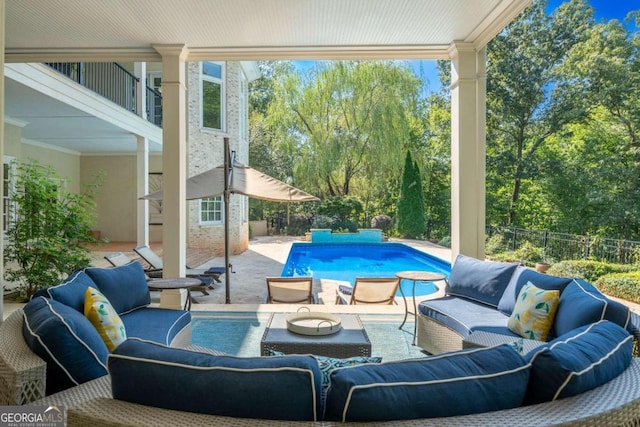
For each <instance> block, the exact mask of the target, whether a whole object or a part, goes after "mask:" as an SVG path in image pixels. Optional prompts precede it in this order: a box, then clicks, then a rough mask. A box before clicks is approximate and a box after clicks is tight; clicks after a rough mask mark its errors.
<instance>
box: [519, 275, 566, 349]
mask: <svg viewBox="0 0 640 427" xmlns="http://www.w3.org/2000/svg"><path fill="white" fill-rule="evenodd" d="M559 301H560V291H558V290H552V291H545V290H544V289H540V288H538V287H536V286H535V285H534V284H533V283H531V282H527V284H526V285H524V286H523V287H522V290H521V291H520V294H519V295H518V300H517V301H516V305H515V307H514V308H513V313H512V314H511V316H510V317H509V323H508V324H507V326H508V327H509V330H510V331H512V332H514V333H516V334H518V335H520V336H521V337H524V338H528V339H531V340H538V341H546V340H547V335H548V334H549V331H550V330H551V325H552V324H553V317H554V316H555V314H556V310H557V309H558V302H559Z"/></svg>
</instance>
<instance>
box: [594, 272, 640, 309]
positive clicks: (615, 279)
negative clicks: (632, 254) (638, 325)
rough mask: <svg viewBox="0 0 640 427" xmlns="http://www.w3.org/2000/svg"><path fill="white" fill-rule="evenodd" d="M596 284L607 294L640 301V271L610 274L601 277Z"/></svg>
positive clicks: (636, 301)
mask: <svg viewBox="0 0 640 427" xmlns="http://www.w3.org/2000/svg"><path fill="white" fill-rule="evenodd" d="M595 285H596V287H597V288H598V289H600V291H602V292H604V293H605V294H607V295H611V296H615V297H618V298H622V299H625V300H627V301H632V302H635V303H640V271H632V272H629V273H613V274H608V275H606V276H602V277H601V278H599V279H598V280H597V281H596V283H595Z"/></svg>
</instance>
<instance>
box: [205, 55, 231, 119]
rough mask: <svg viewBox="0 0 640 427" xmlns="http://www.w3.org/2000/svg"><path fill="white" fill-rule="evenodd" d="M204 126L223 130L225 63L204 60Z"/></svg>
mask: <svg viewBox="0 0 640 427" xmlns="http://www.w3.org/2000/svg"><path fill="white" fill-rule="evenodd" d="M201 82H202V87H201V91H200V93H201V102H200V105H201V106H202V110H201V114H202V118H201V119H202V127H203V128H208V129H215V130H223V126H224V100H225V92H224V64H222V63H217V62H203V63H202V72H201Z"/></svg>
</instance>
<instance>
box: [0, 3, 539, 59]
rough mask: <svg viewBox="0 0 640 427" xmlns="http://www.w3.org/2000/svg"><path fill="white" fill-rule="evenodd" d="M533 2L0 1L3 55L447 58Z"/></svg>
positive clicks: (483, 42) (484, 40)
mask: <svg viewBox="0 0 640 427" xmlns="http://www.w3.org/2000/svg"><path fill="white" fill-rule="evenodd" d="M530 2H531V0H402V1H399V0H229V1H225V0H222V1H203V0H181V1H175V0H109V1H104V0H29V1H24V0H6V6H5V7H6V10H5V15H6V18H5V47H6V49H5V53H6V57H5V61H6V62H43V61H44V60H48V61H71V60H73V61H77V60H85V61H86V60H91V59H93V60H100V61H105V60H121V61H122V60H125V59H126V60H135V61H149V62H152V61H160V60H161V57H160V55H159V54H158V52H157V51H156V50H155V49H154V48H153V46H154V45H159V44H176V43H180V44H183V45H185V46H186V47H187V48H188V50H189V52H188V57H187V60H195V61H197V60H204V59H209V60H211V59H223V60H237V59H363V58H395V59H406V58H431V59H448V58H449V53H448V49H449V47H450V45H451V42H452V41H454V40H456V41H458V42H464V43H470V44H471V45H473V47H474V48H476V49H479V48H482V47H483V46H484V45H486V43H487V42H488V41H489V40H491V38H492V37H494V36H495V35H496V34H497V33H498V32H500V31H501V30H502V29H503V28H504V27H505V26H506V25H507V24H508V23H509V22H510V21H511V20H513V18H514V17H515V16H517V15H518V14H519V13H520V12H521V11H522V10H523V9H524V8H525V7H526V6H527V5H528V4H529V3H530Z"/></svg>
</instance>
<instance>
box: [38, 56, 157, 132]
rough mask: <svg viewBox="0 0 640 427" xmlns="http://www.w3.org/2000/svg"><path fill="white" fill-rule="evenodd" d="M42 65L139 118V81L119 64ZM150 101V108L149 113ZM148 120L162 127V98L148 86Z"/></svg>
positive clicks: (75, 63) (72, 63)
mask: <svg viewBox="0 0 640 427" xmlns="http://www.w3.org/2000/svg"><path fill="white" fill-rule="evenodd" d="M45 65H47V66H49V67H51V68H53V69H54V70H56V71H58V72H59V73H61V74H64V75H65V76H67V77H68V78H70V79H72V80H73V81H75V82H77V83H79V84H81V85H82V86H84V87H86V88H87V89H90V90H92V91H93V92H95V93H97V94H99V95H101V96H103V97H105V98H107V99H108V100H110V101H111V102H114V103H115V104H118V105H119V106H121V107H123V108H125V109H126V110H128V111H131V112H133V113H135V114H140V112H139V111H138V104H137V99H138V97H139V95H138V82H139V81H140V79H139V78H138V77H137V76H135V75H134V74H132V73H131V72H129V71H128V70H127V69H126V68H124V67H123V66H121V65H120V64H118V63H116V62H46V63H45ZM149 98H151V103H152V104H151V105H152V107H153V109H152V110H151V111H150V110H149V106H150V100H149ZM158 111H159V113H158ZM158 117H159V119H158ZM147 119H148V120H149V121H150V122H152V123H154V124H156V125H158V126H162V95H161V94H160V93H159V92H158V91H156V90H154V89H152V88H150V87H148V86H147Z"/></svg>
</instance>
